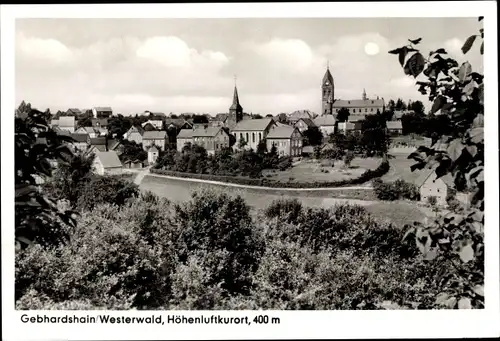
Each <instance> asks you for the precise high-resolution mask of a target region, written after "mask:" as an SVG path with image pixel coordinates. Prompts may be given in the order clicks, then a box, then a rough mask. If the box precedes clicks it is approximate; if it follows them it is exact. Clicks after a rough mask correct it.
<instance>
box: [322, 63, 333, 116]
mask: <svg viewBox="0 0 500 341" xmlns="http://www.w3.org/2000/svg"><path fill="white" fill-rule="evenodd" d="M334 91H335V87H334V85H333V77H332V74H331V73H330V67H329V65H327V67H326V72H325V75H324V76H323V82H322V84H321V115H332V114H333V110H332V105H333V101H334Z"/></svg>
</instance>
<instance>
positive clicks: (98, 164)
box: [94, 151, 123, 175]
mask: <svg viewBox="0 0 500 341" xmlns="http://www.w3.org/2000/svg"><path fill="white" fill-rule="evenodd" d="M94 170H95V172H96V173H97V174H99V175H105V174H109V175H116V174H122V172H123V165H122V163H121V161H120V159H119V158H118V155H117V154H116V152H115V151H109V152H99V151H98V152H95V159H94Z"/></svg>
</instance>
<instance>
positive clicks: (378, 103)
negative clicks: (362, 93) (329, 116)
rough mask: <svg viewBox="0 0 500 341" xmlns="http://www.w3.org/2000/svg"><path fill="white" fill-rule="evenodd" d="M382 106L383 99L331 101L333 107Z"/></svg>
mask: <svg viewBox="0 0 500 341" xmlns="http://www.w3.org/2000/svg"><path fill="white" fill-rule="evenodd" d="M383 106H384V100H383V99H366V100H363V99H351V100H342V99H337V100H335V101H334V102H333V104H332V107H333V108H378V107H383Z"/></svg>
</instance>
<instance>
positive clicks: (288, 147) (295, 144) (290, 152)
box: [266, 125, 302, 156]
mask: <svg viewBox="0 0 500 341" xmlns="http://www.w3.org/2000/svg"><path fill="white" fill-rule="evenodd" d="M266 144H267V146H266V147H267V150H268V151H270V150H271V148H272V147H273V146H275V147H276V151H277V153H278V155H280V156H300V155H302V134H301V133H300V131H299V129H298V128H294V127H291V126H286V125H282V126H280V127H276V128H274V129H272V130H271V131H270V132H269V134H267V137H266Z"/></svg>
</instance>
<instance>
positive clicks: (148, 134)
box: [142, 130, 167, 140]
mask: <svg viewBox="0 0 500 341" xmlns="http://www.w3.org/2000/svg"><path fill="white" fill-rule="evenodd" d="M166 135H167V132H166V131H163V130H160V131H156V130H152V131H145V132H144V134H143V135H142V139H143V140H159V139H164V138H165V136H166Z"/></svg>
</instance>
